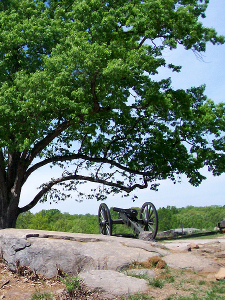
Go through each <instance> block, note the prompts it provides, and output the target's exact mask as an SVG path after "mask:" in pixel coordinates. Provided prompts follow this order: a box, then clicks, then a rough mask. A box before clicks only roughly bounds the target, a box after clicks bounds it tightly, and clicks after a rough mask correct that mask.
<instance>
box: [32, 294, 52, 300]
mask: <svg viewBox="0 0 225 300" xmlns="http://www.w3.org/2000/svg"><path fill="white" fill-rule="evenodd" d="M41 299H42V300H52V299H53V295H52V294H49V293H41V292H37V293H35V294H33V295H32V296H31V300H41Z"/></svg>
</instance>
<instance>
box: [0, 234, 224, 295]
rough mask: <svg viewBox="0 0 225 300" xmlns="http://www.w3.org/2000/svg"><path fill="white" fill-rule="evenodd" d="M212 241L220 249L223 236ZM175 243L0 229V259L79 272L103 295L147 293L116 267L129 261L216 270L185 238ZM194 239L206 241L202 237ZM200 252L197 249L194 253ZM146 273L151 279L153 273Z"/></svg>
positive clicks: (51, 271)
mask: <svg viewBox="0 0 225 300" xmlns="http://www.w3.org/2000/svg"><path fill="white" fill-rule="evenodd" d="M194 242H195V243H198V242H199V241H196V240H195V241H194ZM216 242H217V244H218V243H220V248H221V251H225V239H218V240H217V241H216ZM176 243H178V242H167V243H157V242H153V241H144V240H140V239H131V238H123V237H115V236H104V235H94V234H79V233H67V232H53V231H41V230H31V229H3V230H0V251H1V257H2V258H3V259H4V260H5V262H6V263H7V265H8V267H9V268H10V269H11V270H12V271H15V272H16V271H17V269H18V267H19V266H27V267H29V268H31V269H32V270H33V271H34V272H36V273H37V274H40V275H44V276H45V277H47V278H51V277H54V276H57V275H58V274H59V272H61V271H63V272H65V273H69V274H71V275H78V274H79V277H80V278H82V279H83V281H84V283H85V284H86V285H87V286H88V288H90V289H93V290H96V289H97V290H101V291H102V292H103V294H104V295H105V296H107V297H109V298H110V297H111V298H113V297H117V296H122V295H127V294H135V293H139V292H142V293H143V292H145V291H147V290H148V284H147V282H146V281H145V280H144V279H138V278H134V277H132V276H129V275H130V274H129V272H126V273H124V272H122V271H123V270H124V269H126V267H127V266H129V265H131V264H132V263H133V262H134V261H138V262H145V261H147V260H148V259H149V258H150V257H153V256H160V257H162V258H163V260H165V261H166V263H167V264H168V265H169V266H170V267H172V268H175V269H176V268H177V269H179V268H180V269H187V270H193V271H196V272H212V273H215V272H218V271H219V269H220V265H219V264H217V262H216V261H215V260H213V259H210V258H207V257H203V256H202V255H201V252H199V253H192V252H190V247H189V248H188V243H190V240H188V241H187V242H182V241H179V244H176ZM199 243H201V245H202V244H203V245H204V244H206V245H208V244H207V240H200V242H199ZM208 243H212V240H210V242H208ZM203 248H204V247H203ZM200 250H202V249H201V247H200V249H198V250H196V251H200ZM212 251H214V250H212ZM131 273H132V272H131ZM149 277H154V272H151V274H150V276H149Z"/></svg>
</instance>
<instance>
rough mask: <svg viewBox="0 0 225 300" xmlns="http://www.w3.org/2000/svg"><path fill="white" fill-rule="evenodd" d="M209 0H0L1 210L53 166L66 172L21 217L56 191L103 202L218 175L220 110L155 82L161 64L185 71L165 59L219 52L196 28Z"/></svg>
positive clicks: (208, 32) (196, 93)
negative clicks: (95, 187)
mask: <svg viewBox="0 0 225 300" xmlns="http://www.w3.org/2000/svg"><path fill="white" fill-rule="evenodd" d="M208 2H209V1H208V0H201V1H199V0H143V1H140V0H127V1H125V0H108V1H103V0H79V1H78V0H63V1H59V0H49V1H44V0H3V1H1V2H0V147H1V157H0V173H1V174H0V189H1V193H0V194H1V195H0V201H3V200H1V199H3V198H4V199H5V198H7V197H8V196H7V197H6V195H8V192H7V191H9V190H10V191H12V190H13V191H14V192H15V191H16V195H20V191H21V187H22V186H23V184H25V182H26V180H27V178H28V177H29V176H30V175H31V174H32V173H33V172H34V171H36V170H37V169H39V168H40V167H42V166H44V165H50V164H53V165H54V164H58V165H60V166H61V167H63V168H64V169H65V170H67V171H65V172H64V173H63V174H62V176H61V177H60V178H57V179H52V180H51V181H49V182H48V183H45V184H44V185H43V186H42V188H41V190H40V192H39V193H38V194H37V196H36V197H35V199H33V200H32V201H31V202H30V204H29V205H27V206H25V207H23V208H21V209H20V210H19V212H23V211H26V210H27V209H30V208H32V207H33V206H34V205H35V204H36V203H37V202H38V201H39V200H40V199H41V198H42V197H43V196H44V195H46V193H48V192H50V191H51V188H52V187H53V186H54V185H55V184H59V183H60V184H63V183H65V185H66V187H67V188H69V189H74V190H76V189H77V184H78V183H79V182H83V181H90V182H95V183H100V184H103V185H104V186H105V187H107V188H108V189H104V191H105V192H106V193H105V195H107V193H111V192H118V191H125V192H126V193H130V192H131V191H132V190H134V189H135V188H146V187H147V186H148V185H149V184H150V188H153V189H155V188H156V185H155V183H156V181H158V180H161V179H165V178H170V179H171V180H173V181H174V182H175V181H176V180H177V178H179V174H182V173H183V174H186V175H187V177H188V178H189V180H190V183H191V184H193V185H198V184H200V182H201V181H202V180H203V179H204V177H203V176H202V175H201V173H200V171H199V170H200V169H201V168H202V167H203V166H205V165H206V166H208V167H209V168H210V170H211V171H213V172H214V174H216V175H219V174H221V173H222V172H224V165H225V164H224V162H225V158H224V149H225V140H224V128H225V116H224V110H225V105H224V103H221V104H218V105H215V104H214V103H213V102H212V101H209V100H208V99H207V97H206V96H205V95H204V86H200V87H195V88H191V89H189V90H186V91H185V90H181V89H180V90H174V89H173V88H172V87H171V81H170V79H169V78H168V79H163V80H160V81H156V80H154V75H155V74H157V73H158V70H159V68H160V67H162V66H163V67H168V68H172V70H173V71H175V72H179V71H180V70H181V66H176V65H173V64H171V63H170V62H169V61H166V59H165V58H164V57H163V50H164V49H166V48H167V49H171V50H172V49H175V48H176V47H177V46H178V45H182V46H183V47H184V48H185V49H187V50H193V51H195V52H196V53H200V54H201V53H202V52H204V51H205V49H206V43H207V42H211V43H212V44H222V43H224V37H222V36H218V35H217V33H216V31H215V30H214V29H212V28H206V27H204V26H203V25H202V23H201V22H200V21H201V18H204V17H205V10H206V8H207V4H208ZM37 158H39V159H38V160H37ZM67 164H70V168H67ZM71 166H73V167H74V169H73V170H72V171H69V170H71ZM52 191H53V194H51V196H52V197H53V198H54V197H55V193H54V190H52ZM93 194H94V193H92V194H90V195H89V196H90V197H92V196H93ZM96 195H97V196H99V198H100V199H102V198H101V197H102V196H100V193H99V194H98V193H97V192H96ZM18 197H19V196H18ZM7 199H8V200H5V203H7V204H5V205H6V206H7V205H9V203H10V201H11V200H10V199H9V198H7ZM44 199H46V198H44ZM18 201H19V200H18V199H17V203H18ZM3 202H4V201H3Z"/></svg>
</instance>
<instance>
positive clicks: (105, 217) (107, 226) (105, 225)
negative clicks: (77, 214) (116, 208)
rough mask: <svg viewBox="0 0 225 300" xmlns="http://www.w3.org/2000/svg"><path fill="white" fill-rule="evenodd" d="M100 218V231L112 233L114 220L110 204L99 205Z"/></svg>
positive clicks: (107, 233)
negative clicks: (109, 207)
mask: <svg viewBox="0 0 225 300" xmlns="http://www.w3.org/2000/svg"><path fill="white" fill-rule="evenodd" d="M98 218H99V228H100V233H101V234H104V235H112V220H111V216H110V211H109V209H108V206H107V205H106V204H104V203H102V204H100V206H99V212H98Z"/></svg>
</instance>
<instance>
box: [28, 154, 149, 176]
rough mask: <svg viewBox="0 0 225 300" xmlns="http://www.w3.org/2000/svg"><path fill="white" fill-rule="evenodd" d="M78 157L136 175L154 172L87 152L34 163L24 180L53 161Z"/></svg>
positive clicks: (76, 158) (146, 174)
mask: <svg viewBox="0 0 225 300" xmlns="http://www.w3.org/2000/svg"><path fill="white" fill-rule="evenodd" d="M78 159H83V160H86V161H90V162H96V163H104V164H109V165H112V166H115V167H117V168H118V169H120V170H123V171H125V172H129V173H132V174H136V175H141V176H149V175H152V174H153V170H152V171H148V172H142V171H138V170H133V169H131V168H128V167H125V166H123V165H121V164H120V163H117V162H116V161H114V160H111V159H107V158H105V157H104V158H103V157H91V156H88V155H85V154H80V153H78V154H71V155H64V156H54V157H51V158H48V159H45V160H43V161H41V162H39V163H36V164H35V165H33V166H32V167H30V168H29V169H28V170H27V172H26V174H25V176H24V182H25V181H26V180H27V178H28V177H29V176H30V175H31V174H32V173H33V172H34V171H35V170H37V169H39V168H41V167H43V166H45V165H47V164H50V163H53V162H63V161H70V160H78Z"/></svg>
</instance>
